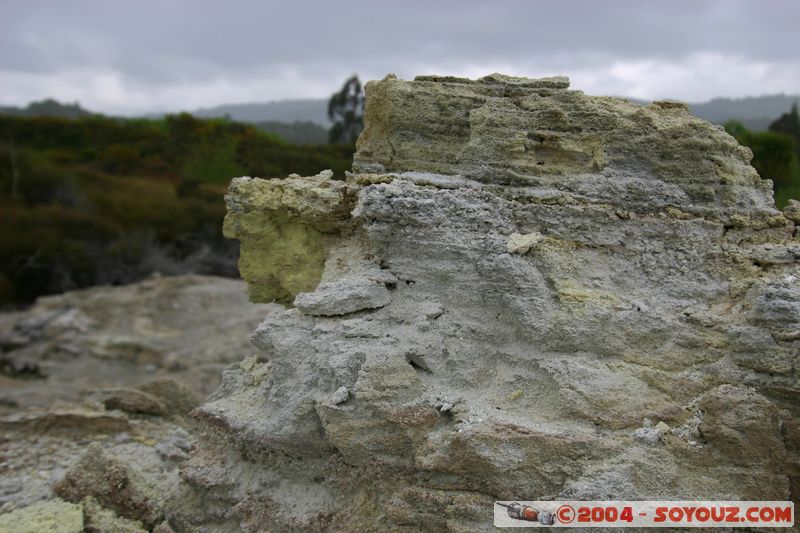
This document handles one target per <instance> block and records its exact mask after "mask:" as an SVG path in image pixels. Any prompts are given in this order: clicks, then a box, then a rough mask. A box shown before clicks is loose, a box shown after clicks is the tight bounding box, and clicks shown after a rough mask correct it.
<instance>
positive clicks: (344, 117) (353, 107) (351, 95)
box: [328, 75, 364, 143]
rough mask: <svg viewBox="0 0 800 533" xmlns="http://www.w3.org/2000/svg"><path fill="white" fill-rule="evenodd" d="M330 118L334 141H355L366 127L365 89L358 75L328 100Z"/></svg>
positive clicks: (330, 137) (329, 133) (345, 83)
mask: <svg viewBox="0 0 800 533" xmlns="http://www.w3.org/2000/svg"><path fill="white" fill-rule="evenodd" d="M328 118H330V119H331V122H333V126H332V127H331V129H330V131H329V132H328V138H329V140H330V142H332V143H354V142H355V141H356V139H357V138H358V135H359V134H360V133H361V130H362V129H364V89H363V88H362V87H361V82H360V81H359V79H358V76H356V75H353V76H352V77H351V78H350V79H348V80H347V81H346V82H344V85H343V86H342V88H341V90H340V91H339V92H338V93H335V94H334V95H333V96H331V99H330V101H329V102H328Z"/></svg>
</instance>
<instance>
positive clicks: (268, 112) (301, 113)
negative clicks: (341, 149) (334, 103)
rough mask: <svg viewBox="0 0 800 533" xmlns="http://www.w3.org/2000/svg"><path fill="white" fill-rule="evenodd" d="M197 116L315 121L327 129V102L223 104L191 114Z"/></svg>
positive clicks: (297, 101) (259, 120)
mask: <svg viewBox="0 0 800 533" xmlns="http://www.w3.org/2000/svg"><path fill="white" fill-rule="evenodd" d="M190 113H191V114H192V115H194V116H196V117H202V118H211V117H226V116H227V117H228V118H230V119H231V120H235V121H237V122H284V123H289V124H291V123H293V122H314V123H315V124H319V125H320V126H322V127H323V128H325V129H327V128H329V127H330V125H331V123H330V120H328V100H327V99H325V98H308V99H304V100H279V101H274V102H261V103H246V104H223V105H219V106H216V107H208V108H202V109H197V110H195V111H190Z"/></svg>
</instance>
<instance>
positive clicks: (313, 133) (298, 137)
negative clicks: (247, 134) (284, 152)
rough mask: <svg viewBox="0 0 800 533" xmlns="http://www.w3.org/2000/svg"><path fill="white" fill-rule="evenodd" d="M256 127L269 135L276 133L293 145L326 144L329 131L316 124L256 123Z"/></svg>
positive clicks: (307, 122)
mask: <svg viewBox="0 0 800 533" xmlns="http://www.w3.org/2000/svg"><path fill="white" fill-rule="evenodd" d="M255 126H256V127H257V128H258V129H260V130H263V131H266V132H268V133H274V134H275V135H277V136H278V137H280V138H281V139H283V140H284V141H286V142H289V143H292V144H326V143H327V142H328V130H327V129H325V128H323V127H322V126H320V125H319V124H317V123H316V122H309V121H306V122H292V123H291V124H289V123H287V122H277V121H268V122H256V123H255Z"/></svg>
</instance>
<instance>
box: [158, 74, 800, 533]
mask: <svg viewBox="0 0 800 533" xmlns="http://www.w3.org/2000/svg"><path fill="white" fill-rule="evenodd" d="M567 86H568V82H567V81H566V79H564V78H554V79H545V80H525V79H519V78H509V77H505V76H499V75H494V76H490V77H487V78H484V79H482V80H478V81H470V80H464V79H457V78H447V77H425V78H419V79H417V80H416V81H412V82H409V81H402V80H398V79H396V78H394V77H392V76H389V77H387V78H386V79H384V80H382V81H379V82H371V83H369V84H367V109H366V114H365V118H366V124H365V130H364V133H363V134H362V136H361V138H360V139H359V142H358V153H357V154H356V156H355V163H354V170H355V173H354V174H351V175H349V176H348V178H347V180H346V181H345V182H335V181H333V180H331V179H330V176H329V175H327V174H320V175H318V176H313V177H308V178H301V177H298V176H292V177H289V178H287V180H283V181H280V180H258V179H249V178H248V179H244V178H243V179H237V180H235V181H234V183H233V185H232V187H231V189H230V192H229V196H228V202H229V214H228V218H227V220H226V228H228V231H229V234H235V236H237V237H239V238H241V239H242V241H243V246H242V251H243V257H242V261H243V263H244V264H245V265H247V266H248V268H247V269H243V275H244V277H245V279H246V280H247V281H248V282H249V283H250V284H251V286H252V287H253V289H252V290H251V293H250V294H251V296H253V297H254V298H256V299H259V297H260V296H261V297H263V299H264V300H271V299H273V298H278V297H280V299H281V300H282V301H285V302H291V301H292V300H293V301H294V304H295V307H294V308H288V307H287V308H286V309H283V310H280V311H276V312H273V313H271V314H269V315H268V316H267V317H266V320H265V321H264V322H263V323H262V324H261V325H260V326H259V327H258V328H257V330H256V331H255V333H254V334H253V336H252V340H253V343H254V344H255V345H256V346H257V347H258V348H259V349H260V350H261V353H260V355H259V356H258V357H254V358H250V359H247V360H246V361H244V362H242V363H240V364H236V365H233V366H231V367H229V368H228V369H227V370H226V372H225V374H224V377H223V384H222V386H221V387H220V389H219V390H218V391H217V392H216V393H215V394H214V395H213V396H212V397H211V399H210V401H209V402H208V403H206V404H205V405H204V406H202V407H200V408H199V409H198V410H196V413H197V415H198V416H199V417H200V418H201V419H202V420H204V421H205V422H206V423H207V427H208V428H209V432H208V433H207V435H206V436H205V438H204V440H203V441H202V443H201V444H200V445H198V447H197V449H196V450H195V452H194V454H193V456H192V458H191V459H190V460H189V461H188V462H187V464H186V465H185V468H184V470H183V475H184V479H185V481H186V482H187V484H188V486H189V487H191V490H190V493H191V494H193V495H194V496H193V498H196V500H194V501H202V502H203V504H202V511H197V510H196V508H192V510H189V509H186V508H180V510H179V511H177V512H176V514H175V515H174V516H173V518H174V522H175V523H176V524H177V523H182V524H184V525H185V526H186V527H187V528H191V527H199V526H200V525H202V524H207V523H214V524H215V525H216V527H218V528H223V529H224V528H227V529H228V530H231V531H233V530H237V529H238V528H243V529H245V530H251V531H256V530H259V529H260V528H266V529H274V530H284V529H292V528H296V529H306V530H308V529H310V530H326V529H330V530H352V531H364V530H390V529H398V530H399V529H402V528H405V529H404V530H408V531H430V530H450V531H465V530H486V529H487V528H489V527H490V522H491V516H492V513H491V507H490V505H489V503H488V502H491V501H492V500H493V499H495V498H499V499H509V498H519V499H547V498H583V499H687V498H688V499H692V498H698V499H744V500H747V499H775V500H784V499H794V500H797V498H798V494H800V492H799V491H800V482H799V481H798V480H800V476H799V474H798V466H799V465H800V458H799V456H798V450H800V437H799V436H800V430H798V413H800V379H798V378H800V374H799V372H800V364H798V363H799V362H800V361H799V358H800V355H799V351H800V335H798V328H799V327H800V324H798V321H799V320H800V315H798V309H800V307H799V306H800V292H799V291H798V281H797V280H798V279H800V264H799V263H798V247H799V246H800V241H798V239H797V237H796V235H797V227H796V225H795V222H796V217H795V211H793V210H791V209H790V210H787V211H786V216H784V215H783V214H781V213H780V212H779V211H777V210H776V209H775V208H774V205H773V202H772V197H771V187H770V183H769V182H768V181H767V180H764V179H761V178H762V177H759V176H758V174H757V173H756V172H755V170H754V169H753V168H752V167H751V166H750V165H749V159H750V157H751V153H750V151H749V150H748V149H747V148H743V147H741V146H739V145H738V144H737V143H736V141H735V140H734V139H733V138H731V137H730V136H729V135H727V134H726V133H725V132H724V130H722V129H721V128H719V127H717V126H712V125H711V124H708V123H706V122H704V121H702V120H700V119H697V118H695V117H693V116H692V115H691V114H690V113H689V112H688V110H687V108H686V106H685V105H683V104H678V103H674V102H657V103H654V104H652V105H649V106H639V105H635V104H632V103H629V102H627V101H625V100H622V99H619V98H601V97H592V96H586V95H584V94H583V93H581V92H578V91H569V90H568V89H567ZM767 177H768V176H763V178H767ZM265 228H266V229H265ZM283 234H285V235H288V236H289V237H287V239H289V240H290V242H288V243H287V242H282V241H275V240H274V239H277V238H279V236H280V235H283ZM280 249H286V250H290V251H291V257H290V258H289V259H287V260H285V261H283V260H281V259H280V258H279V257H278V256H275V255H274V254H273V255H270V254H268V253H267V252H266V251H269V250H273V251H274V250H280ZM267 255H268V256H269V258H268V260H267V259H265V260H264V261H263V262H260V258H264V257H266V256H267ZM260 264H263V265H264V267H263V269H261V270H259V268H256V266H257V265H260ZM368 265H371V266H368ZM364 272H372V273H373V275H378V276H379V277H382V278H381V279H377V278H374V279H373V280H372V282H371V284H367V283H366V282H364V281H363V279H364V278H363V276H364ZM376 273H378V274H376ZM354 280H361V281H358V282H356V281H354ZM359 283H363V286H362V285H359ZM270 284H272V285H270ZM271 287H272V288H271ZM367 288H368V289H367ZM362 289H363V290H362ZM311 509H313V511H312V512H309V510H311Z"/></svg>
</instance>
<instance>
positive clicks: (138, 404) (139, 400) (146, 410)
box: [100, 388, 167, 415]
mask: <svg viewBox="0 0 800 533" xmlns="http://www.w3.org/2000/svg"><path fill="white" fill-rule="evenodd" d="M100 394H101V395H102V397H103V405H105V406H106V409H119V410H120V411H125V412H126V413H141V414H148V415H165V414H167V407H166V406H165V405H164V402H162V401H161V400H159V399H158V398H156V397H155V396H153V395H152V394H148V393H146V392H143V391H140V390H136V389H127V388H118V389H105V390H102V391H100Z"/></svg>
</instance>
